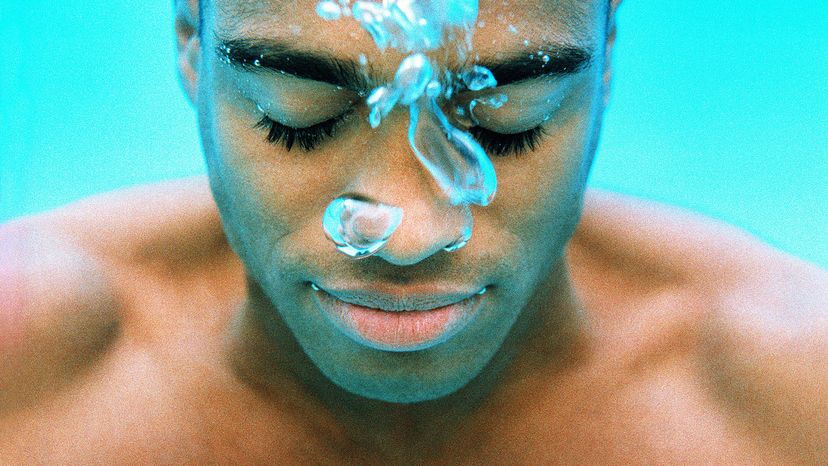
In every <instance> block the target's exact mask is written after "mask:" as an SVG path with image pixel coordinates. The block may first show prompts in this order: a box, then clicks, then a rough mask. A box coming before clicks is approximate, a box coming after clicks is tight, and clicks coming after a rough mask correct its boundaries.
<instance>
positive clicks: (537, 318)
mask: <svg viewBox="0 0 828 466" xmlns="http://www.w3.org/2000/svg"><path fill="white" fill-rule="evenodd" d="M537 290H538V291H537V292H536V293H535V295H534V296H533V297H532V299H531V300H530V301H529V304H528V305H527V306H526V308H525V309H524V310H523V312H522V314H521V316H520V317H519V319H518V321H517V322H516V324H515V325H514V327H513V328H512V330H511V331H510V333H509V336H508V337H507V339H506V341H505V342H504V344H503V345H502V346H501V348H500V349H499V350H498V352H497V353H496V354H495V356H494V357H493V358H492V360H491V361H490V362H489V364H488V365H487V366H486V368H485V369H484V370H483V371H482V372H481V373H480V374H479V375H478V376H477V377H476V378H474V379H473V380H472V381H471V382H470V383H469V384H467V385H466V386H465V387H463V388H462V389H460V390H458V391H457V392H455V393H453V394H451V395H449V396H446V397H443V398H440V399H437V400H433V401H427V402H421V403H412V404H398V403H388V402H383V401H377V400H371V399H367V398H363V397H360V396H358V395H354V394H352V393H349V392H347V391H345V390H343V389H341V388H340V387H338V386H337V385H335V384H333V383H332V382H330V381H329V380H328V379H327V378H326V377H325V376H324V375H323V374H322V373H321V372H320V371H319V370H318V369H317V368H316V366H315V365H314V364H313V362H312V361H311V360H310V359H309V358H308V357H307V356H306V355H305V353H304V352H303V351H302V349H301V347H300V346H299V344H298V342H297V341H296V340H295V339H294V337H293V335H292V334H291V333H290V331H289V329H288V328H287V326H286V325H285V323H284V321H283V320H282V319H281V317H280V316H279V313H278V311H277V310H276V309H275V308H274V307H273V305H272V303H271V302H270V300H269V299H268V298H267V297H266V295H265V294H264V292H263V291H262V289H261V288H260V287H259V285H258V284H256V283H255V282H253V281H252V280H249V285H248V291H249V293H248V300H247V302H246V304H245V306H244V307H243V308H242V309H241V311H240V312H239V314H238V315H237V317H236V319H235V320H234V324H233V328H232V331H231V334H230V335H229V338H228V340H227V343H228V344H227V350H228V353H227V354H228V356H229V361H230V364H231V365H232V367H233V370H234V371H235V373H236V374H237V376H238V377H239V379H241V380H242V381H243V382H244V383H245V384H247V385H249V386H250V387H252V388H254V389H255V390H256V391H258V392H260V393H261V394H262V395H264V396H267V397H269V398H271V399H272V400H273V401H274V402H275V403H277V404H279V405H285V406H288V405H287V404H285V403H280V401H282V402H284V401H285V400H289V406H288V407H287V408H286V409H289V410H290V411H292V413H293V414H295V415H296V416H297V419H300V420H301V421H302V422H304V423H306V424H307V423H310V424H311V425H310V426H309V430H308V432H313V433H316V434H318V435H319V436H320V437H324V438H326V439H328V440H327V441H330V439H331V438H332V437H333V438H336V439H337V442H341V445H351V447H348V448H349V450H350V449H352V448H359V449H361V450H363V451H373V452H376V453H377V454H380V455H382V456H384V457H387V458H396V459H400V458H406V457H407V458H409V459H410V458H414V457H416V455H420V456H421V455H422V454H423V452H435V451H438V450H440V448H441V446H442V445H443V444H444V443H447V442H448V441H449V440H450V439H452V438H454V437H456V435H458V434H459V433H460V432H464V433H468V432H469V431H472V430H474V429H478V428H482V429H485V428H486V421H487V419H491V417H490V416H487V415H486V413H491V412H494V411H498V410H501V409H504V407H508V405H509V403H513V402H516V401H519V400H521V399H524V400H525V399H527V398H526V395H525V394H524V393H525V392H526V390H528V389H530V387H532V386H533V385H535V384H534V383H533V382H537V381H538V379H539V378H541V377H544V378H548V377H550V376H554V373H555V372H557V371H559V370H560V369H561V368H562V367H564V366H565V365H566V364H567V363H568V362H571V361H573V360H575V359H577V357H578V356H579V355H581V354H583V349H584V346H583V345H582V343H583V342H584V341H585V337H586V335H587V325H586V319H585V316H584V313H583V312H582V311H581V310H580V306H579V303H578V299H577V297H576V295H575V293H574V290H573V288H572V286H571V284H570V281H569V276H568V273H567V267H566V264H565V263H564V261H563V260H561V261H560V264H558V266H556V267H554V268H553V269H552V271H551V273H550V274H549V275H548V277H547V280H545V281H544V282H543V286H538V287H537ZM536 395H537V394H535V396H536ZM448 443H450V442H448ZM406 452H410V454H411V455H415V456H408V454H407V453H406Z"/></svg>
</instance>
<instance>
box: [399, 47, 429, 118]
mask: <svg viewBox="0 0 828 466" xmlns="http://www.w3.org/2000/svg"><path fill="white" fill-rule="evenodd" d="M432 76H434V67H433V66H432V65H431V62H429V61H428V58H426V56H425V55H424V54H422V53H416V54H414V55H410V56H408V57H406V58H405V59H404V60H403V61H402V63H401V64H400V67H399V68H398V69H397V74H396V75H395V76H394V87H395V88H397V89H399V90H400V92H401V94H402V95H401V96H400V99H399V102H400V103H401V104H403V105H409V104H411V103H412V102H414V101H416V100H417V99H419V98H420V96H422V95H423V93H425V90H426V87H427V86H428V85H429V83H430V82H431V78H432Z"/></svg>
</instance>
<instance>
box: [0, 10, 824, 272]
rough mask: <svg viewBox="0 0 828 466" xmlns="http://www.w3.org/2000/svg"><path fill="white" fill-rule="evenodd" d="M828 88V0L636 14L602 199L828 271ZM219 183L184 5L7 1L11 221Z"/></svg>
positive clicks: (603, 169)
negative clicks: (91, 201) (185, 47)
mask: <svg viewBox="0 0 828 466" xmlns="http://www.w3.org/2000/svg"><path fill="white" fill-rule="evenodd" d="M136 4H138V5H140V7H136V6H135V5H136ZM826 86H828V2H826V1H825V0H800V1H797V2H787V1H782V0H765V1H762V2H756V1H747V0H733V1H727V2H725V1H721V0H697V1H693V2H677V1H675V0H651V1H643V0H627V2H626V3H625V4H624V5H623V6H622V9H621V12H620V15H619V37H618V43H617V48H616V53H615V83H614V95H613V100H612V103H611V105H610V109H609V113H608V115H607V120H606V126H605V131H604V137H603V141H602V144H601V147H600V150H599V154H598V158H597V160H596V165H595V168H594V171H593V176H592V179H591V183H592V184H593V185H594V186H598V187H602V188H607V189H612V190H617V191H622V192H625V193H631V194H635V195H640V196H644V197H648V198H652V199H656V200H660V201H665V202H668V203H671V204H676V205H679V206H683V207H687V208H690V209H693V210H696V211H699V212H702V213H705V214H708V215H711V216H713V217H716V218H719V219H723V220H725V221H727V222H730V223H733V224H736V225H738V226H740V227H742V228H744V229H746V230H748V231H750V232H752V233H753V234H755V235H757V236H759V237H760V238H762V239H764V240H765V241H767V242H769V243H771V244H773V245H775V246H776V247H779V248H781V249H784V250H786V251H789V252H792V253H794V254H796V255H798V256H801V257H804V258H807V259H808V260H810V261H812V262H816V263H818V264H821V265H822V266H826V267H828V239H827V237H828V89H826ZM203 172H204V165H203V161H202V159H201V154H200V149H199V142H198V138H197V133H196V126H195V117H194V115H193V113H192V112H191V111H190V109H189V107H188V106H187V103H186V101H185V99H184V97H183V95H182V94H181V92H180V90H179V87H178V83H177V81H176V75H175V68H174V57H173V35H172V17H171V1H154V2H153V1H149V2H138V3H135V2H112V1H103V0H85V1H77V0H71V1H70V0H52V1H48V2H47V1H45V0H31V1H27V2H22V1H13V0H0V221H3V220H6V219H9V218H12V217H15V216H19V215H24V214H28V213H33V212H39V211H43V210H46V209H51V208H54V207H57V206H59V205H61V204H65V203H67V202H70V201H73V200H76V199H79V198H82V197H85V196H88V195H90V194H93V193H97V192H101V191H107V190H112V189H117V188H119V187H123V186H127V185H132V184H137V183H146V182H151V181H156V180H160V179H165V178H174V177H180V176H186V175H192V174H198V173H203Z"/></svg>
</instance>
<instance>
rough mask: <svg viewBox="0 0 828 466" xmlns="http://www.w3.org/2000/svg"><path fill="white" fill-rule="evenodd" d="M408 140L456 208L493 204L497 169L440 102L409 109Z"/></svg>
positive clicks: (420, 103) (425, 102) (423, 102)
mask: <svg viewBox="0 0 828 466" xmlns="http://www.w3.org/2000/svg"><path fill="white" fill-rule="evenodd" d="M409 112H410V121H411V125H410V126H409V129H408V140H409V144H410V145H411V147H412V149H414V153H415V155H416V156H417V158H418V159H419V160H420V162H421V163H422V164H423V166H424V167H425V168H426V169H427V170H428V171H429V172H430V173H431V176H432V177H433V178H434V180H435V181H436V182H437V184H438V185H439V186H440V188H441V189H442V190H443V192H445V193H446V195H447V196H448V198H449V201H450V202H451V203H452V204H454V205H459V204H478V205H481V206H486V205H489V203H490V202H491V201H492V199H494V195H495V191H496V190H497V177H496V176H495V171H494V166H493V165H492V162H491V160H489V157H488V156H487V155H486V152H485V151H484V150H483V148H482V147H481V146H480V144H479V143H478V142H477V140H475V139H474V137H473V136H472V135H471V134H469V133H467V132H465V131H463V130H460V129H458V128H456V127H454V126H452V125H451V124H450V123H449V121H448V118H447V117H446V115H445V114H444V113H443V111H442V109H440V107H439V105H437V101H436V99H433V98H428V97H424V98H422V99H420V100H419V101H418V102H417V104H416V105H411V106H410V107H409Z"/></svg>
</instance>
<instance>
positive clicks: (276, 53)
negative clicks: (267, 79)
mask: <svg viewBox="0 0 828 466" xmlns="http://www.w3.org/2000/svg"><path fill="white" fill-rule="evenodd" d="M218 43H219V45H218V46H217V47H216V53H218V55H219V57H221V58H222V59H224V60H225V61H227V62H228V63H229V64H230V65H232V66H233V67H235V68H238V69H241V70H243V71H248V72H262V71H265V72H276V73H281V74H288V75H291V76H294V77H297V78H301V79H309V80H313V81H320V82H324V83H328V84H332V85H334V86H340V87H344V88H350V89H353V90H355V91H358V92H370V91H371V90H372V89H374V88H375V87H377V86H378V84H379V83H381V82H383V81H384V80H383V78H382V76H379V75H378V74H377V73H376V71H375V70H373V69H372V68H371V67H370V66H361V65H360V64H359V63H358V62H356V61H355V60H352V59H348V58H338V57H335V56H333V55H331V54H330V53H327V52H324V51H316V50H307V49H301V48H297V47H296V46H294V45H291V44H289V43H287V42H283V41H279V40H275V39H221V38H219V39H218ZM533 50H546V52H543V53H541V55H538V54H537V53H535V54H529V53H526V51H524V50H521V51H516V52H512V53H506V54H502V56H501V57H497V58H487V59H483V60H478V62H477V64H478V65H481V66H485V67H486V68H488V69H489V70H490V71H491V72H492V74H493V75H494V77H495V79H496V80H497V85H498V86H503V85H506V84H514V83H518V82H523V81H529V80H533V79H538V78H543V77H552V76H563V75H569V74H574V73H576V72H578V71H581V70H583V69H584V68H586V67H587V66H588V65H589V64H590V62H591V61H592V56H591V54H590V53H589V51H588V50H587V49H585V48H581V47H577V46H571V45H553V46H546V47H541V48H539V49H533ZM544 55H545V56H548V57H549V60H548V61H544V59H543V56H544Z"/></svg>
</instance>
